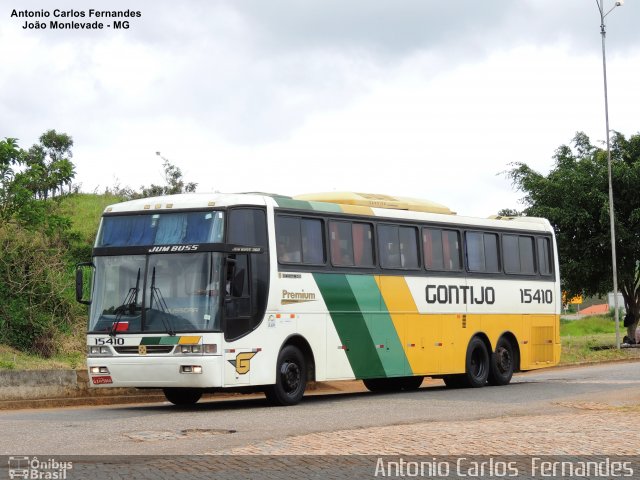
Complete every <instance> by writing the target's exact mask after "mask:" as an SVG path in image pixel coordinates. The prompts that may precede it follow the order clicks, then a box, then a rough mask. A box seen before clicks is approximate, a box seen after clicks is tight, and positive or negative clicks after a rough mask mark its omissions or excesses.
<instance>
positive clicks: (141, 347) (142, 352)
mask: <svg viewBox="0 0 640 480" xmlns="http://www.w3.org/2000/svg"><path fill="white" fill-rule="evenodd" d="M138 354H140V355H146V354H147V346H146V345H138Z"/></svg>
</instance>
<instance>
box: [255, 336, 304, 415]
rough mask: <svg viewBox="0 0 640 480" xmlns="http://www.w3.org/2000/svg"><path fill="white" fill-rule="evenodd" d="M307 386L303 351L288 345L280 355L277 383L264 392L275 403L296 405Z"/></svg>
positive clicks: (278, 404) (277, 365)
mask: <svg viewBox="0 0 640 480" xmlns="http://www.w3.org/2000/svg"><path fill="white" fill-rule="evenodd" d="M306 387H307V366H306V364H305V361H304V356H303V355H302V352H300V350H298V348H297V347H294V346H293V345H287V346H286V347H284V348H283V349H282V350H280V354H279V355H278V362H277V364H276V383H275V384H274V385H270V386H268V387H267V388H266V389H265V391H264V393H265V395H266V396H267V400H269V402H270V403H271V404H273V405H277V406H288V405H295V404H297V403H298V402H300V400H301V399H302V396H303V395H304V391H305V388H306Z"/></svg>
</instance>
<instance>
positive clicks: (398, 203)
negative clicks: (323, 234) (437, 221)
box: [292, 192, 456, 215]
mask: <svg viewBox="0 0 640 480" xmlns="http://www.w3.org/2000/svg"><path fill="white" fill-rule="evenodd" d="M292 198H293V199H294V200H306V201H315V202H328V203H338V204H341V205H358V206H362V207H374V208H393V209H395V210H411V211H414V212H429V213H443V214H445V215H455V213H456V212H453V211H451V210H450V209H449V208H448V207H445V206H444V205H441V204H439V203H436V202H432V201H430V200H421V199H418V198H410V197H396V196H391V195H382V194H379V193H358V192H328V193H308V194H304V195H296V196H294V197H292Z"/></svg>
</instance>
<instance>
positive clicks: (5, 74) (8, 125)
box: [0, 0, 640, 215]
mask: <svg viewBox="0 0 640 480" xmlns="http://www.w3.org/2000/svg"><path fill="white" fill-rule="evenodd" d="M23 3H24V4H26V5H32V6H33V7H34V8H35V7H36V6H38V7H39V8H49V5H48V3H47V2H42V1H33V0H30V1H26V2H23ZM61 3H62V4H64V5H61V6H60V8H71V7H73V8H76V9H83V8H84V9H86V8H89V7H90V6H89V5H88V4H86V5H85V3H83V4H81V5H80V4H78V2H77V1H74V0H61ZM21 8H27V7H22V6H21ZM109 8H110V9H117V8H122V9H127V8H128V9H134V10H135V9H140V10H141V11H142V12H143V17H142V18H141V19H139V20H134V21H132V27H131V29H130V30H127V31H121V32H119V33H116V32H91V33H88V32H73V31H67V32H52V31H44V32H43V31H40V32H36V31H24V30H22V29H20V28H19V27H18V23H17V22H16V21H14V20H12V19H10V18H8V16H6V13H5V16H4V17H0V58H3V69H2V71H0V137H3V136H13V137H18V138H20V140H21V144H22V145H23V146H25V147H27V146H29V145H30V144H31V143H32V142H35V141H36V139H37V137H38V135H40V134H41V133H42V132H43V131H45V130H46V129H48V128H55V129H57V130H59V131H65V132H67V133H69V134H70V135H72V136H73V137H74V140H75V145H76V146H75V156H74V161H75V162H76V164H77V171H78V181H79V182H82V184H83V185H84V188H85V190H87V191H92V190H93V189H95V188H96V187H97V186H99V188H100V189H102V188H104V187H105V186H108V185H111V184H113V182H114V179H116V178H117V179H119V181H120V183H121V184H124V185H126V184H128V185H130V186H133V187H138V186H140V185H142V184H149V183H151V182H155V183H157V182H160V181H161V180H162V178H161V166H160V161H159V159H158V157H156V155H155V152H156V151H161V152H162V153H163V155H164V156H165V157H167V158H169V159H170V160H171V161H172V162H174V163H175V164H177V165H178V166H180V167H181V168H182V170H183V172H184V173H185V176H186V177H187V179H188V180H193V181H197V182H198V183H199V184H200V189H201V190H214V189H215V190H221V191H251V190H261V191H277V192H281V193H285V194H294V193H301V192H309V191H322V190H333V189H335V190H364V191H372V192H384V193H391V194H393V193H395V194H404V195H410V196H416V197H425V198H430V199H432V200H435V201H438V202H441V203H445V204H448V205H449V206H451V208H453V209H454V210H457V211H459V212H460V213H464V214H473V215H488V214H492V213H495V212H496V211H497V210H498V209H500V208H503V207H517V206H518V205H517V199H518V198H519V197H520V195H519V194H518V193H517V192H513V191H512V189H511V186H510V185H509V182H508V180H507V179H506V178H505V177H504V176H502V175H500V172H504V171H505V170H506V169H508V168H509V164H510V162H514V161H524V162H526V163H528V164H530V165H532V166H533V167H534V168H538V169H540V170H542V171H545V170H547V169H548V168H549V167H550V166H551V165H552V155H553V152H554V150H555V149H556V148H557V147H558V146H559V145H560V144H562V143H568V142H569V141H570V140H571V138H572V137H573V135H574V133H575V132H576V131H577V130H584V131H586V132H587V134H589V135H590V136H591V137H592V139H593V140H594V141H596V140H600V139H602V138H603V137H604V112H603V97H602V71H601V59H600V57H599V55H600V43H599V42H600V36H599V32H598V28H599V22H598V18H597V11H596V8H595V5H589V6H586V5H585V4H584V2H582V1H578V0H574V1H568V2H562V3H560V4H558V3H557V2H551V1H550V0H544V1H540V0H535V1H534V0H528V1H523V2H517V3H516V2H509V3H508V4H505V3H504V2H496V1H492V2H470V1H467V2H456V5H455V6H454V5H453V4H451V3H449V2H437V3H436V2H423V1H417V0H416V1H414V0H407V1H406V2H403V3H402V4H401V5H398V3H397V2H391V1H390V0H379V1H376V2H370V1H368V0H367V1H364V0H354V1H353V2H349V3H347V4H344V2H339V3H338V2H337V1H333V0H331V1H329V0H327V1H322V2H320V1H316V2H304V3H300V2H297V1H291V0H273V1H271V2H267V3H265V2H262V1H246V2H242V3H237V2H234V3H229V2H225V1H221V0H219V1H214V2H210V1H207V2H205V1H198V0H192V1H190V2H183V3H180V4H175V2H167V1H159V2H156V3H153V4H150V3H148V2H141V1H139V0H131V1H130V2H127V3H124V2H116V1H114V2H113V3H110V7H109ZM639 11H640V7H639V6H638V5H637V4H636V3H633V2H628V5H625V7H624V11H623V10H621V11H616V12H614V14H612V15H611V17H609V19H608V21H609V24H610V25H609V37H608V54H609V65H608V66H609V87H610V90H609V93H610V113H611V125H612V128H614V129H617V130H620V131H622V132H623V133H625V134H627V135H628V134H631V133H635V132H636V131H638V126H637V121H636V118H637V115H636V112H637V111H638V109H639V108H638V107H639V106H640V92H639V91H638V90H637V88H636V87H635V85H637V83H638V77H639V74H640V72H639V68H640V67H638V65H640V62H639V60H640V46H639V44H640V39H639V38H638V30H637V29H636V28H635V25H634V22H633V18H637V12H639Z"/></svg>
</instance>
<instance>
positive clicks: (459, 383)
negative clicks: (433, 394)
mask: <svg viewBox="0 0 640 480" xmlns="http://www.w3.org/2000/svg"><path fill="white" fill-rule="evenodd" d="M442 380H443V381H444V384H445V385H446V387H447V388H464V387H466V386H467V383H466V379H465V376H464V375H445V376H444V377H442Z"/></svg>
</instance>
